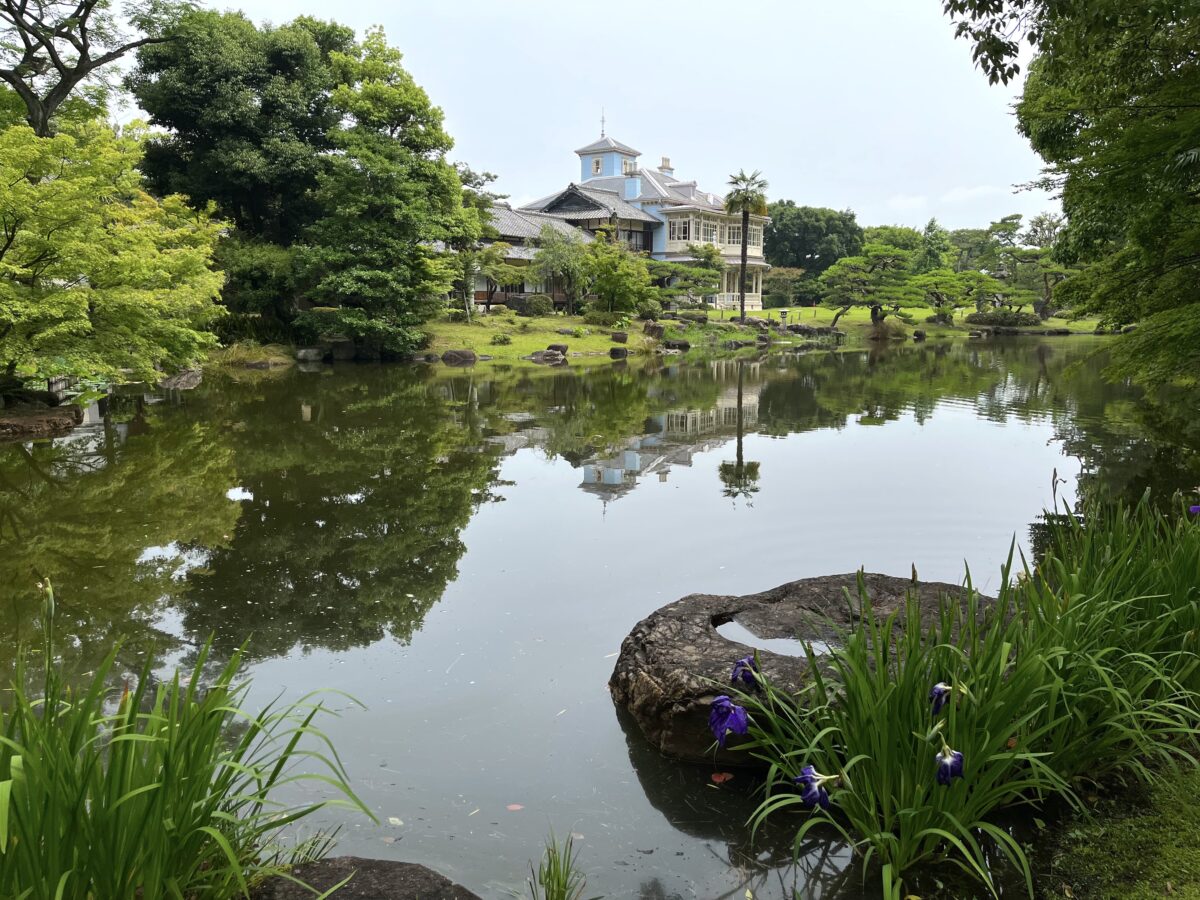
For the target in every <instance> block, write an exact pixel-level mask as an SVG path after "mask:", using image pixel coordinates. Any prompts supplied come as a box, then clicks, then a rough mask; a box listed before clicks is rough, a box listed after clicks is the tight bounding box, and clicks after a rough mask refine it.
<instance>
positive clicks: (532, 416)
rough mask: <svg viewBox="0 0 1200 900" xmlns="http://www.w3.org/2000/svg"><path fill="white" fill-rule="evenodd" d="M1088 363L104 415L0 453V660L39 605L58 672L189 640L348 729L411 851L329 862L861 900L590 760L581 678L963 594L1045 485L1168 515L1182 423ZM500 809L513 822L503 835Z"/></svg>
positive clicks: (271, 400) (983, 355)
mask: <svg viewBox="0 0 1200 900" xmlns="http://www.w3.org/2000/svg"><path fill="white" fill-rule="evenodd" d="M1094 346H1096V345H1095V344H1094V343H1093V342H1091V341H1087V340H1076V339H1071V340H1066V341H1058V342H1056V341H1053V340H1048V341H1040V342H1039V341H1013V342H1011V343H1002V342H995V343H988V344H983V343H977V344H976V343H972V344H955V345H950V344H940V345H923V346H919V347H904V348H888V349H880V348H873V349H872V350H870V351H845V352H818V353H811V354H807V355H802V356H793V357H790V358H782V359H780V358H770V359H764V360H759V361H751V360H747V361H742V362H736V361H734V362H719V363H713V364H703V365H696V366H685V365H672V364H663V363H661V362H659V361H650V362H649V363H648V364H645V365H624V366H613V367H607V366H606V367H602V368H599V369H595V370H589V371H584V372H580V371H572V370H564V369H554V370H549V371H547V370H541V369H528V368H504V367H493V368H483V367H481V368H479V369H476V370H453V371H447V370H437V369H433V370H431V369H409V368H404V367H370V366H364V367H349V368H345V369H338V370H336V371H329V370H325V369H321V370H318V371H315V372H300V371H296V372H291V373H286V374H283V375H281V376H276V377H272V378H251V379H246V380H241V381H237V380H215V381H212V380H210V381H209V382H207V383H205V384H204V385H202V386H201V387H200V388H199V389H198V390H197V391H195V392H191V393H186V394H179V395H174V396H170V397H165V398H160V397H155V396H138V395H135V396H132V397H128V398H124V399H121V400H119V401H118V402H116V403H114V404H113V405H112V407H111V408H110V409H109V410H108V411H107V415H105V416H102V417H100V418H98V419H97V420H96V421H95V422H94V423H93V424H92V425H90V426H88V427H85V428H82V429H80V430H77V431H76V432H75V433H74V434H72V435H70V436H69V437H68V438H65V439H62V440H58V441H51V442H39V443H32V444H24V445H10V446H6V447H0V585H2V587H0V627H3V628H6V629H7V633H8V634H10V635H14V636H15V639H17V640H26V641H32V640H35V639H36V637H37V624H38V623H37V603H38V600H37V597H36V596H35V592H34V590H33V584H34V582H35V581H36V580H37V579H38V578H39V577H43V576H45V577H49V578H51V579H52V580H53V581H54V583H55V584H56V586H57V589H58V594H59V606H60V610H61V612H62V615H63V616H64V617H65V618H66V620H67V624H66V625H65V626H64V628H63V631H64V632H65V633H66V634H67V635H68V638H67V643H66V645H65V646H63V647H62V648H60V651H61V652H62V654H63V656H64V662H65V664H67V665H70V666H77V667H79V668H82V669H86V668H88V667H90V666H91V665H94V663H95V661H96V659H97V658H98V657H99V656H100V655H102V654H103V653H104V652H106V651H107V650H108V649H109V648H110V647H111V646H112V644H113V642H114V641H116V640H119V641H123V647H124V649H123V651H122V652H123V654H124V655H123V657H122V662H123V664H125V665H126V666H127V667H128V668H135V667H136V665H137V663H138V660H139V659H140V657H141V655H142V653H144V651H145V649H146V648H147V647H148V646H149V645H151V644H155V645H157V646H158V647H159V648H160V649H166V650H169V651H174V652H175V653H176V656H177V657H181V656H182V657H186V656H187V655H188V654H189V652H190V651H191V648H194V647H195V646H196V645H197V644H198V643H199V642H202V641H204V640H206V639H207V638H208V637H210V636H211V637H212V638H213V640H214V642H215V646H216V648H217V650H218V654H219V655H220V654H225V653H228V652H230V651H231V650H232V649H233V648H235V647H238V646H240V645H242V644H244V643H246V644H248V646H249V648H250V654H251V657H252V658H253V659H254V660H255V668H254V675H255V679H256V681H255V685H256V688H259V689H261V690H262V691H263V693H264V696H265V697H267V698H269V697H271V696H273V695H274V694H275V693H277V692H278V691H280V690H285V689H287V690H290V689H299V688H301V687H304V688H308V687H318V686H329V685H333V686H337V687H342V688H345V689H346V690H348V691H349V692H350V693H352V694H354V695H355V696H358V697H359V698H360V699H362V700H364V701H366V702H367V703H368V704H369V705H370V707H371V711H370V712H369V713H363V714H356V713H348V714H347V716H346V717H345V719H344V720H343V721H341V722H340V723H339V734H342V735H344V737H345V741H344V744H345V748H344V749H345V753H346V755H347V761H348V763H349V765H350V767H351V770H352V772H353V773H354V774H355V776H356V779H357V780H358V784H359V785H361V786H362V787H363V794H364V796H365V797H366V799H367V801H368V802H369V803H370V804H371V805H372V806H373V807H375V808H376V809H377V811H379V812H381V813H383V815H384V818H385V819H386V817H387V816H390V815H393V814H397V813H399V812H405V810H404V806H405V805H406V804H408V805H416V806H418V815H419V817H421V818H419V819H418V821H421V822H422V823H423V826H422V827H426V828H427V832H422V833H421V834H420V835H417V834H410V835H408V836H407V837H406V838H405V840H406V843H404V844H402V845H393V844H387V845H384V844H383V843H382V841H381V839H380V837H379V835H377V834H375V833H374V832H370V831H369V829H366V830H362V831H356V830H354V826H351V828H348V829H347V832H346V836H345V838H344V840H345V842H346V846H347V847H348V849H350V850H354V851H357V852H360V853H373V854H382V853H385V852H386V853H391V852H393V850H394V851H395V852H397V853H399V852H400V850H401V849H403V852H404V854H406V855H409V856H410V857H411V858H420V859H421V860H422V861H426V862H429V863H431V864H433V865H435V866H437V867H439V868H443V869H445V870H446V871H447V872H449V873H450V874H452V875H454V876H455V877H456V879H457V880H459V881H460V882H463V883H467V884H469V885H475V886H479V885H484V884H487V883H489V882H491V881H492V880H494V879H497V878H501V879H503V878H506V877H509V876H511V878H510V880H511V881H512V882H513V883H514V884H515V883H518V882H519V880H520V878H521V877H523V872H524V859H525V857H527V856H528V855H531V854H535V853H536V852H537V844H538V842H539V841H540V840H541V838H542V837H543V836H544V834H545V833H546V831H547V830H548V829H549V826H550V825H552V824H558V825H559V826H560V827H559V830H560V832H561V831H562V830H563V825H562V823H568V822H573V821H574V820H575V819H576V818H579V819H580V820H581V826H582V827H581V830H582V831H586V832H587V834H588V841H587V842H586V843H585V844H584V845H583V848H584V850H585V852H586V853H587V854H588V858H590V859H592V860H594V861H596V865H598V866H603V867H606V868H604V870H603V871H602V872H598V873H597V874H596V875H595V876H594V877H593V878H592V885H591V886H592V888H593V889H595V890H597V891H598V892H602V893H605V894H608V895H615V894H619V893H621V892H624V893H625V894H626V895H633V896H638V895H640V896H643V897H661V898H669V897H674V896H696V895H699V896H719V895H729V896H738V897H740V896H743V895H744V892H745V890H746V889H747V888H750V889H751V890H753V892H754V894H755V896H756V897H785V896H787V897H790V893H789V891H790V888H791V887H792V886H793V885H794V886H795V887H796V888H797V889H798V890H799V891H800V896H802V897H813V898H817V897H833V896H839V897H849V896H861V887H860V881H859V878H860V875H859V873H857V872H855V871H853V870H852V869H851V870H847V869H846V862H847V858H848V857H847V852H846V849H845V847H844V846H842V845H841V844H840V843H839V842H837V841H836V840H833V839H832V837H831V836H828V835H821V836H812V841H811V843H810V844H808V845H806V846H805V847H804V848H803V851H802V854H801V861H800V864H799V866H798V867H794V866H792V865H790V862H789V860H790V850H791V847H790V836H789V833H788V831H789V829H788V828H787V827H786V826H784V825H781V826H777V828H778V830H777V831H775V830H772V831H769V832H767V833H765V834H762V835H760V836H759V839H758V840H757V841H754V842H751V841H750V838H749V835H748V833H747V831H746V829H745V821H746V819H747V817H748V815H749V811H750V810H751V809H752V808H753V806H754V804H755V801H756V798H755V796H754V794H753V790H752V788H753V785H752V784H751V783H749V781H748V780H743V779H741V778H740V777H739V779H737V780H735V781H734V782H733V783H731V784H729V785H723V786H722V787H721V788H720V789H719V790H718V789H716V788H715V787H713V786H711V785H710V782H709V781H708V779H707V777H706V773H704V772H698V771H696V770H694V769H683V768H681V767H679V766H678V765H676V764H674V763H671V762H669V761H665V760H663V759H661V758H660V757H659V756H658V755H657V753H656V752H655V751H653V750H651V749H650V748H648V747H647V746H646V745H645V744H644V742H643V741H642V740H641V738H640V735H639V734H638V733H637V731H636V729H632V730H631V729H629V728H625V730H624V731H622V730H621V726H620V725H619V724H617V723H614V721H613V719H612V715H611V710H610V705H609V704H608V702H607V697H606V696H604V695H603V692H602V685H603V684H604V682H605V680H606V678H607V675H608V671H609V670H610V669H611V665H612V659H611V654H612V653H613V652H614V651H615V650H616V649H617V647H618V646H619V642H620V639H621V637H623V635H624V634H625V633H626V632H627V631H628V629H629V627H630V626H631V625H632V624H633V623H634V622H635V621H637V619H639V618H641V617H642V616H644V615H646V614H648V613H649V612H650V611H651V610H653V609H654V608H655V607H657V606H660V605H662V604H663V603H666V602H668V601H670V600H673V599H675V598H677V597H678V596H681V595H682V594H684V593H688V592H690V591H693V590H711V591H715V592H723V591H729V592H738V593H744V592H747V591H750V590H759V589H763V588H767V587H770V586H772V585H773V584H776V583H780V582H782V581H785V580H790V579H792V578H797V577H804V576H806V575H814V574H822V573H828V572H830V571H845V570H850V569H853V568H856V567H857V566H858V565H861V564H864V563H865V564H867V565H869V566H870V567H872V568H879V569H888V568H889V567H890V568H891V569H892V570H893V571H896V572H898V573H900V574H905V573H907V572H908V571H909V562H910V559H911V558H912V554H915V553H917V552H924V550H923V549H921V548H925V547H929V546H930V545H934V546H935V547H936V550H937V554H936V557H937V558H936V559H934V561H933V562H934V563H935V564H936V565H934V564H931V565H930V566H929V568H928V569H927V567H926V565H925V564H924V563H923V564H922V565H921V573H922V575H923V576H926V577H930V578H940V579H957V578H958V577H959V575H960V574H961V560H962V558H963V557H964V556H965V555H968V551H970V550H972V549H973V546H974V545H972V546H966V542H967V541H968V540H974V541H977V542H978V544H979V546H984V545H986V552H987V553H988V554H991V555H989V556H987V557H986V559H987V560H989V561H990V560H992V558H993V556H1000V557H1002V556H1003V554H1004V550H1005V549H1006V548H1007V541H1008V539H1009V538H1010V537H1011V535H1012V533H1013V530H1014V529H1015V530H1019V531H1020V532H1021V537H1022V538H1024V536H1025V535H1024V532H1025V530H1026V529H1028V528H1029V527H1030V526H1029V523H1030V522H1031V521H1033V522H1034V531H1033V534H1032V538H1033V541H1032V543H1033V544H1034V546H1035V547H1036V544H1037V540H1038V539H1039V531H1038V528H1039V527H1040V526H1039V521H1040V520H1038V519H1037V515H1038V512H1039V510H1040V506H1041V505H1042V504H1043V503H1045V502H1048V501H1049V483H1050V474H1051V470H1052V469H1054V468H1057V470H1058V471H1059V473H1060V474H1062V475H1063V477H1065V478H1068V480H1069V481H1070V483H1069V484H1068V485H1065V486H1063V489H1062V491H1061V492H1060V496H1063V497H1067V498H1069V499H1074V498H1075V497H1077V496H1078V495H1079V494H1080V493H1081V492H1082V491H1093V492H1097V493H1104V494H1111V495H1119V496H1131V495H1136V494H1140V493H1141V492H1142V491H1143V490H1145V489H1146V488H1150V489H1152V490H1153V491H1154V492H1155V495H1156V496H1163V497H1165V496H1167V495H1169V493H1170V492H1171V491H1173V490H1176V489H1179V488H1185V489H1186V488H1192V487H1193V486H1195V485H1196V484H1197V483H1200V453H1198V452H1197V448H1200V423H1198V422H1197V421H1196V417H1195V409H1196V408H1197V397H1196V395H1195V394H1194V393H1191V394H1189V393H1187V392H1185V391H1181V390H1162V391H1158V392H1155V393H1154V394H1151V395H1146V394H1144V393H1143V392H1142V391H1140V390H1139V389H1137V388H1136V387H1133V386H1131V385H1128V384H1107V383H1105V382H1103V381H1101V380H1100V379H1099V377H1098V368H1099V366H1100V364H1101V363H1100V361H1099V360H1096V361H1088V360H1087V354H1088V353H1089V352H1090V351H1091V350H1092V348H1093V347H1094ZM1031 485H1033V487H1031ZM595 497H598V498H600V499H601V500H602V501H603V506H600V505H598V504H596V503H595V501H594V499H593V498H595ZM1042 497H1045V499H1044V500H1039V498H1042ZM731 498H732V499H733V500H734V502H733V503H730V502H729V500H730V499H731ZM502 501H503V502H502ZM617 501H619V502H617ZM751 501H752V502H753V505H751ZM993 544H995V546H994V547H993V546H992V545H993ZM943 545H944V546H943ZM914 548H915V549H914ZM893 557H894V558H893ZM942 557H944V559H943V558H942ZM989 565H990V562H989ZM938 566H940V567H941V569H937V567H938ZM993 568H994V567H993ZM13 643H14V642H12V641H10V642H9V643H7V644H5V645H4V646H3V647H0V663H3V664H4V665H7V664H8V662H10V660H11V651H12V647H13ZM414 723H416V724H414ZM417 725H419V728H417ZM413 731H416V732H417V733H415V734H413V733H412V732H413ZM380 773H383V775H381V774H380ZM395 773H399V774H395ZM384 775H386V777H384ZM512 785H515V786H516V787H511V786H512ZM410 792H411V793H410ZM467 798H470V799H469V800H468V799H467ZM514 800H518V801H520V802H521V803H522V804H524V805H525V806H527V807H529V809H531V810H532V809H535V808H536V809H538V810H540V811H541V812H540V815H542V816H544V818H542V819H538V820H534V819H533V818H532V816H527V817H526V820H525V821H521V820H519V819H518V818H516V817H507V816H506V815H505V812H504V810H505V806H506V804H508V803H511V802H513V801H514ZM489 803H490V804H491V806H490V807H489V806H487V804H489ZM476 807H486V808H487V809H488V810H489V811H488V812H485V813H481V814H480V815H479V816H477V817H475V818H469V819H468V816H469V814H470V813H471V810H472V809H473V808H476ZM492 810H494V811H492ZM400 818H403V819H405V821H409V816H408V815H407V814H406V815H403V816H400ZM618 820H622V822H623V825H624V828H623V829H622V828H621V827H619V825H618V824H616V823H617V821H618ZM496 823H500V824H496ZM485 825H486V828H485V827H484V826H485ZM775 827H776V826H773V829H774V828H775ZM472 829H476V830H472ZM631 835H636V838H633V837H631ZM631 840H636V845H637V846H636V847H633V846H632V845H631V844H630V841H631ZM385 847H386V848H387V849H386V851H385V850H384V849H383V848H385ZM639 850H643V851H644V850H654V851H656V852H654V853H653V854H647V855H645V856H644V857H643V856H642V855H641V854H640V853H638V851H639ZM629 859H633V860H634V861H635V863H636V864H633V865H628V866H627V867H622V866H621V861H626V862H627V861H628V860H629ZM502 863H503V865H502ZM501 869H503V870H504V871H503V872H501V871H500V870H501ZM510 870H511V871H510ZM872 883H873V882H872V881H870V880H868V884H872Z"/></svg>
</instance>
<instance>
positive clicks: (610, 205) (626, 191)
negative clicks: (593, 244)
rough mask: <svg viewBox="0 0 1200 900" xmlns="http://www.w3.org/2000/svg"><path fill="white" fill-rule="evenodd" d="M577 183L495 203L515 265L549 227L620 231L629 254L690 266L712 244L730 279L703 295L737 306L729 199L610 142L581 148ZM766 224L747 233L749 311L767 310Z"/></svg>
mask: <svg viewBox="0 0 1200 900" xmlns="http://www.w3.org/2000/svg"><path fill="white" fill-rule="evenodd" d="M575 154H576V156H578V157H579V182H578V183H572V184H568V185H567V186H566V187H565V188H563V189H562V190H560V191H557V192H555V193H553V194H550V195H549V196H547V197H543V198H541V199H540V200H536V201H534V202H533V203H529V204H527V205H525V206H522V207H519V208H516V209H514V208H512V207H510V206H509V205H507V204H503V203H501V204H496V206H495V207H494V208H493V216H492V224H493V225H494V226H495V228H496V230H497V231H498V232H499V235H498V237H497V238H496V239H497V240H500V241H504V242H506V243H509V244H511V245H512V250H511V251H510V253H509V261H510V262H514V263H520V262H528V261H529V260H530V259H532V257H533V254H534V253H535V252H536V250H535V245H536V243H537V241H538V238H539V236H540V235H541V233H542V229H543V228H544V227H545V226H546V225H550V226H551V227H552V228H555V229H556V230H560V231H571V232H575V233H579V234H581V236H582V237H583V238H584V240H592V239H593V236H594V235H595V233H596V232H597V231H598V230H599V229H601V228H604V229H608V230H609V231H615V233H616V236H617V239H618V240H621V241H623V242H624V243H625V244H626V245H627V246H628V247H629V248H630V249H631V250H634V251H638V252H645V253H649V254H650V255H651V256H652V257H653V258H655V259H662V260H669V261H674V262H687V261H689V260H691V259H692V257H691V256H690V255H689V254H688V245H689V244H712V245H714V246H716V247H717V248H718V249H719V250H720V251H721V255H722V257H723V258H724V260H725V263H726V268H725V275H724V282H723V284H722V285H721V290H720V292H719V293H717V294H714V295H711V296H707V297H705V298H704V299H705V302H707V303H708V304H710V305H711V306H715V307H718V308H723V309H732V308H736V307H737V305H738V272H739V267H740V265H741V242H742V219H741V215H740V214H738V215H731V214H729V213H726V212H725V206H724V198H723V197H721V196H720V195H719V194H714V193H712V192H709V191H704V190H701V189H700V188H699V186H697V184H696V182H695V181H683V180H681V179H680V178H679V177H677V176H676V175H675V169H674V168H673V167H672V166H671V161H670V160H669V159H668V158H667V157H665V156H664V157H663V158H662V163H661V164H660V165H659V166H658V167H657V168H654V169H648V168H643V167H642V166H640V165H639V164H638V160H639V158H640V156H641V154H640V153H639V152H638V151H637V150H634V149H633V148H632V147H629V146H627V145H625V144H622V143H621V142H620V141H615V140H613V139H612V138H611V137H601V138H600V139H599V140H597V141H594V142H593V143H591V144H588V145H587V146H586V147H580V148H579V149H578V150H576V151H575ZM766 223H767V219H766V218H765V217H763V216H751V217H750V227H749V232H748V235H747V238H748V239H747V248H748V250H747V262H746V308H747V309H762V277H763V273H764V272H766V270H767V268H768V267H767V264H766V261H765V260H764V259H763V228H764V226H765V225H766ZM553 287H554V286H553V285H543V284H537V283H533V282H528V281H527V282H526V283H525V284H521V285H516V286H513V287H508V288H503V287H501V288H499V291H500V292H501V293H500V295H499V296H495V293H496V291H497V287H496V286H495V285H488V284H487V283H486V282H485V281H484V280H482V279H481V280H480V282H479V283H478V284H477V285H476V294H477V296H479V294H480V293H483V294H484V296H482V297H479V299H481V300H483V299H493V298H494V299H495V301H496V302H502V298H503V296H504V293H512V292H518V293H550V294H552V295H553V294H555V293H556V292H555V291H554V290H553Z"/></svg>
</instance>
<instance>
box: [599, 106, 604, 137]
mask: <svg viewBox="0 0 1200 900" xmlns="http://www.w3.org/2000/svg"><path fill="white" fill-rule="evenodd" d="M600 137H604V107H603V106H602V107H600Z"/></svg>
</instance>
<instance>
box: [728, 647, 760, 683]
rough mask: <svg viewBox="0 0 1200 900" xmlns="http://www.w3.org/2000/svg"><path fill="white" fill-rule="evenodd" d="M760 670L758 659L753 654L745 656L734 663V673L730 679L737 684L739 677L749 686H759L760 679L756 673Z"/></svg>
mask: <svg viewBox="0 0 1200 900" xmlns="http://www.w3.org/2000/svg"><path fill="white" fill-rule="evenodd" d="M757 672H758V660H756V659H755V658H754V656H753V655H751V656H743V657H742V658H741V659H739V660H738V661H737V662H735V663H734V664H733V674H732V675H731V676H730V677H729V680H730V681H731V682H733V683H734V684H737V682H738V679H741V681H742V683H743V684H745V685H746V686H747V687H752V688H754V687H758V679H757V678H756V677H755V674H756V673H757Z"/></svg>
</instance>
